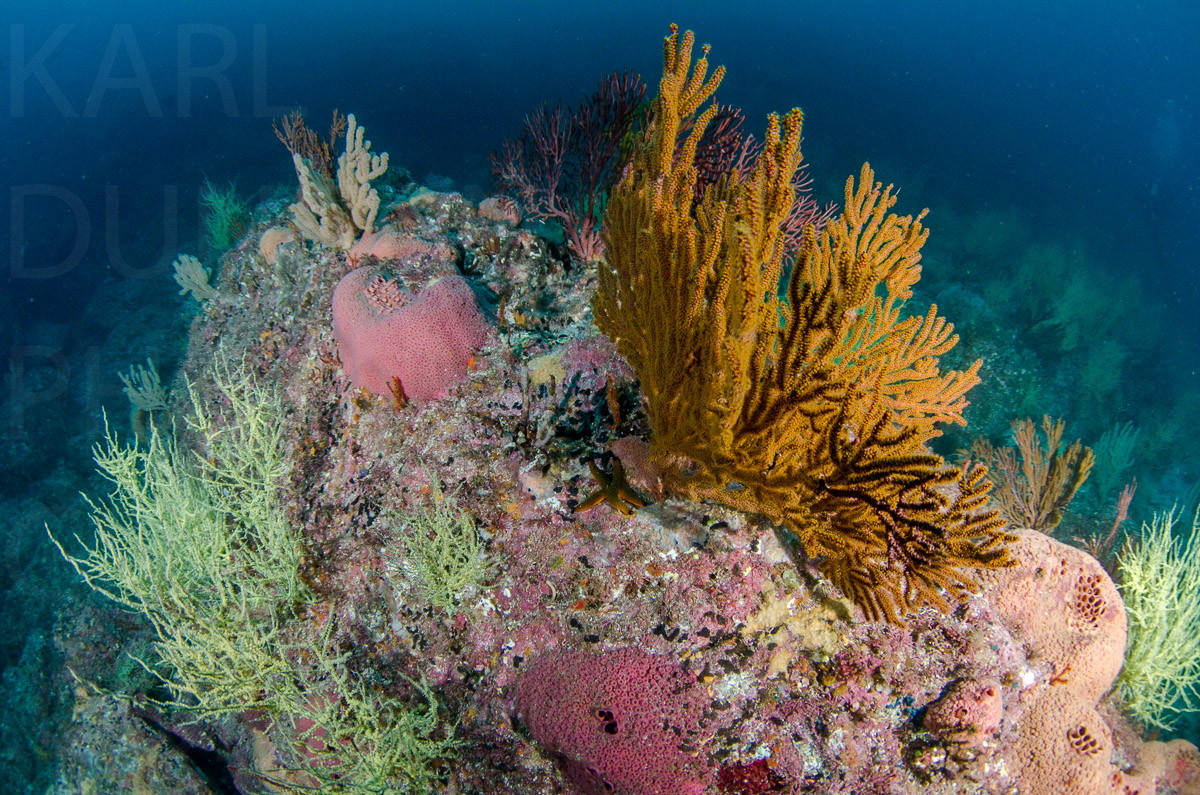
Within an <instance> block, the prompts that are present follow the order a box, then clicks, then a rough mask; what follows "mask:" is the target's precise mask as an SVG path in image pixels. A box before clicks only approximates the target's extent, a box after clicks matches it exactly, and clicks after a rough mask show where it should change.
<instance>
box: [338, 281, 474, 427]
mask: <svg viewBox="0 0 1200 795" xmlns="http://www.w3.org/2000/svg"><path fill="white" fill-rule="evenodd" d="M487 332H488V324H487V320H486V319H485V318H484V317H483V314H482V313H481V312H480V311H479V305H478V304H477V303H476V302H475V295H474V293H472V292H471V287H470V285H469V284H467V281H466V279H464V278H463V277H461V276H459V275H457V274H455V275H452V276H446V277H444V278H442V279H439V280H437V281H434V282H431V283H430V284H428V285H426V287H425V289H423V290H421V291H420V292H419V293H417V294H416V295H415V296H412V295H410V294H409V293H408V292H406V291H405V290H403V289H401V287H400V285H399V284H398V283H397V282H396V281H395V280H393V279H391V278H389V276H388V272H387V271H386V269H384V268H382V267H380V266H369V267H363V268H357V269H355V270H352V271H350V273H347V274H346V275H345V276H344V277H342V280H341V281H340V282H338V285H337V287H336V288H335V289H334V291H333V336H334V338H335V339H337V343H338V355H339V356H340V357H341V360H342V368H343V369H344V370H345V372H346V375H348V376H349V377H350V383H351V384H353V385H354V386H356V387H359V388H362V389H369V390H371V391H372V392H374V393H375V394H377V395H381V396H383V397H390V396H393V395H394V394H395V389H394V382H393V379H398V380H399V383H400V386H401V387H402V388H403V390H404V396H405V397H406V398H407V399H408V400H411V401H413V402H414V403H417V404H421V403H426V402H428V401H430V400H434V399H436V398H439V397H442V396H444V395H445V394H446V390H448V389H449V388H450V387H451V386H452V385H453V384H454V383H455V382H457V381H458V380H460V379H461V378H462V377H463V376H464V375H466V373H467V366H468V364H469V363H470V361H471V355H472V353H473V352H474V351H475V350H476V349H477V348H479V346H481V345H482V344H483V341H484V339H486V337H487Z"/></svg>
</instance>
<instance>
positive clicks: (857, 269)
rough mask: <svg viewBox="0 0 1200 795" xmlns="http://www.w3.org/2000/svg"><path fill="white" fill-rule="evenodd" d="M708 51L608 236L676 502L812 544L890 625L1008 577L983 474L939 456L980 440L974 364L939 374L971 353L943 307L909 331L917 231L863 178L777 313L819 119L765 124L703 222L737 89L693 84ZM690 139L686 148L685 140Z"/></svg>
mask: <svg viewBox="0 0 1200 795" xmlns="http://www.w3.org/2000/svg"><path fill="white" fill-rule="evenodd" d="M692 49H693V37H692V34H691V33H690V32H689V33H686V34H684V35H683V36H680V35H679V33H678V31H677V30H676V29H674V28H673V29H672V33H671V35H670V36H669V37H667V39H666V46H665V50H664V69H663V78H662V82H661V83H660V91H659V96H658V98H657V99H656V100H655V101H654V104H653V108H652V111H651V118H650V121H649V123H648V124H647V127H646V129H645V131H644V132H643V133H642V134H641V135H640V136H639V138H638V140H637V142H636V143H635V149H634V152H633V155H632V161H631V165H630V167H629V168H628V169H627V171H626V172H625V175H624V176H623V178H622V180H621V182H620V183H619V184H618V185H617V187H616V189H615V190H614V191H613V195H612V199H611V201H610V204H609V207H608V213H607V215H606V217H605V242H606V250H607V260H606V262H605V263H602V264H601V266H600V273H599V288H598V291H597V293H596V297H595V300H594V304H593V308H594V311H595V316H596V322H597V325H598V326H599V327H600V329H601V330H602V331H604V332H605V333H606V334H608V335H609V336H610V337H612V338H613V339H614V340H615V341H616V342H617V345H618V349H619V350H620V352H621V353H622V355H624V356H625V357H626V358H627V359H628V360H629V362H630V363H631V364H632V365H633V367H634V369H635V371H636V372H637V374H638V377H639V379H640V381H641V384H642V389H643V392H644V395H645V400H646V409H647V414H648V415H649V418H650V423H651V428H652V431H653V435H652V438H651V447H652V453H653V455H654V456H655V457H656V458H658V459H659V460H660V462H662V463H663V464H664V465H665V468H666V473H667V474H666V481H667V485H668V487H669V488H670V489H671V490H673V491H674V492H675V493H677V494H680V495H682V496H685V497H688V498H691V499H696V500H711V501H713V502H718V503H722V504H725V505H728V506H731V507H733V508H737V509H740V510H746V511H752V512H758V513H762V514H764V515H766V516H767V517H768V518H770V519H771V520H773V521H775V522H777V523H781V524H782V525H784V526H785V527H786V528H787V529H789V530H791V531H792V532H794V533H795V534H796V535H797V536H798V538H799V541H800V542H801V543H802V544H803V545H804V547H805V549H806V550H807V551H808V553H809V554H810V555H812V556H814V557H817V558H819V559H820V561H821V562H820V565H821V567H822V570H823V571H824V572H825V574H826V575H827V576H829V577H830V578H831V579H832V580H833V581H834V582H835V583H836V584H837V585H838V586H839V587H841V588H842V589H843V591H844V592H845V593H846V594H847V595H849V596H851V597H852V598H853V599H854V600H855V602H857V603H858V604H859V605H860V606H862V607H863V609H864V610H865V611H866V612H867V613H868V615H870V616H872V617H877V618H881V617H885V618H887V619H889V620H893V621H895V620H899V616H900V614H902V613H903V612H905V611H906V610H908V609H911V608H913V607H915V606H918V605H921V604H933V605H937V606H940V607H945V606H946V605H947V597H949V598H951V599H953V598H957V597H959V596H961V595H962V594H963V593H964V592H965V591H966V590H967V589H968V588H969V587H970V577H969V575H968V574H967V572H966V571H965V570H966V569H969V568H972V567H979V566H1000V565H1003V564H1004V562H1005V552H1004V550H1003V546H1002V545H1003V542H1004V540H1005V536H1004V534H1003V533H1002V532H1001V530H1000V521H999V519H998V518H997V517H996V515H995V514H994V513H988V512H985V511H984V510H983V504H984V500H985V499H986V495H987V490H988V484H987V481H986V480H985V479H984V477H983V471H982V470H981V469H973V470H971V471H969V472H963V471H961V470H959V469H955V468H951V467H947V466H945V464H944V462H943V461H942V459H941V458H940V457H938V456H936V455H934V454H932V453H930V452H929V451H928V450H927V448H926V447H925V443H926V442H927V441H928V440H929V439H930V438H932V437H934V436H936V435H937V434H938V431H937V429H936V427H935V425H936V423H939V422H958V423H962V422H963V419H962V411H963V409H964V407H965V406H966V400H965V397H964V396H965V393H966V392H967V390H968V389H970V388H971V387H972V386H973V385H974V384H975V383H977V381H978V376H977V370H978V367H979V363H975V364H974V365H972V366H971V367H970V368H969V369H968V370H966V371H965V372H949V373H945V374H943V373H941V372H940V371H939V369H938V357H939V356H940V355H941V354H943V353H945V352H946V351H948V350H949V349H950V348H952V347H953V346H954V345H955V343H956V342H957V340H958V338H957V337H955V336H954V335H953V333H952V331H953V330H952V326H950V324H948V323H947V322H946V321H945V320H944V319H943V318H941V317H939V316H938V315H937V310H936V307H931V308H930V310H929V311H928V312H927V313H926V314H925V315H923V316H915V317H905V316H904V313H903V308H904V302H905V300H906V299H907V298H909V297H910V296H911V294H912V286H913V284H914V283H915V282H916V281H917V279H918V278H919V277H920V265H919V262H920V249H921V245H922V244H923V243H924V241H925V237H926V232H925V230H924V228H923V227H922V225H921V219H920V218H919V217H918V218H917V219H913V218H911V217H900V216H896V215H894V214H891V213H889V210H890V209H891V207H892V206H893V205H894V204H895V202H896V197H895V195H894V194H893V192H892V188H891V187H890V186H889V187H888V188H886V189H883V188H882V186H881V185H879V184H878V183H876V182H875V181H874V173H873V172H872V171H871V169H870V167H869V166H864V167H863V169H862V174H861V175H860V178H859V180H858V182H857V184H856V183H855V180H854V179H850V180H847V183H846V200H845V209H844V212H843V214H842V215H841V216H840V217H838V218H837V219H835V220H833V221H831V222H829V223H828V224H827V225H826V227H825V228H824V229H823V231H822V232H821V233H820V234H819V235H818V234H817V233H816V230H815V228H813V227H809V228H808V229H807V230H806V232H805V234H804V239H803V241H802V243H801V246H800V250H799V252H798V254H797V256H796V264H795V266H794V267H793V268H792V269H791V272H790V274H788V276H787V279H786V295H785V296H781V295H780V290H779V287H780V284H781V281H782V280H783V279H784V257H785V250H786V248H787V247H786V233H785V229H784V224H785V221H786V219H787V217H788V215H789V213H790V211H791V209H792V204H793V202H794V199H795V195H794V194H795V191H794V187H793V176H794V174H795V171H796V169H797V168H798V167H799V164H800V126H801V120H802V116H801V113H800V111H799V110H798V109H794V110H792V111H791V112H789V113H788V114H786V115H785V116H783V117H782V118H780V117H778V116H774V115H772V116H771V117H770V118H769V120H768V125H767V132H766V136H765V140H764V143H763V147H762V150H761V152H760V154H759V155H758V157H757V158H756V160H755V162H754V165H753V167H752V168H750V169H749V170H748V171H746V173H742V172H740V171H737V170H733V171H729V172H727V173H724V174H722V175H720V176H719V178H717V180H716V181H715V182H714V183H712V184H711V185H709V186H708V187H706V188H705V190H704V191H703V193H702V198H701V199H699V200H697V198H696V196H697V191H696V187H695V186H696V184H697V180H698V171H697V166H696V152H697V147H698V145H699V143H700V141H701V139H702V138H703V136H704V135H705V131H706V129H707V127H708V125H709V124H710V122H712V120H713V119H714V117H715V116H716V114H717V106H716V105H713V104H709V105H708V106H707V108H705V109H703V110H701V108H702V106H704V105H705V103H706V102H707V101H708V99H709V98H710V97H711V96H712V94H713V92H714V91H715V90H716V88H717V85H718V84H719V83H720V81H721V78H722V76H723V69H721V68H720V67H718V68H717V69H715V70H714V72H713V74H712V75H711V76H710V77H706V73H707V69H708V62H707V48H706V49H705V52H704V54H703V55H702V56H701V57H700V59H699V60H698V61H697V62H696V64H695V67H694V68H693V67H692ZM683 130H686V131H687V133H686V136H684V137H683V138H682V140H680V137H681V134H682V133H681V131H683Z"/></svg>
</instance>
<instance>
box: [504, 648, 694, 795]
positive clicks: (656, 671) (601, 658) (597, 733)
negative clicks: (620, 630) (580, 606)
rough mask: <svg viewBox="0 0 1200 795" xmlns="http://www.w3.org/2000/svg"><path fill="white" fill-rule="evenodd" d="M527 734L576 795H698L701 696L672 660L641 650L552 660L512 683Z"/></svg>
mask: <svg viewBox="0 0 1200 795" xmlns="http://www.w3.org/2000/svg"><path fill="white" fill-rule="evenodd" d="M516 695H517V698H516V707H517V713H518V714H519V715H520V717H521V720H522V721H523V722H524V723H525V725H526V726H528V727H529V733H530V734H532V735H533V738H534V739H535V740H537V741H538V743H540V744H541V745H542V747H543V748H545V749H546V751H547V752H548V753H549V754H550V755H551V756H552V757H553V758H554V759H556V760H557V761H558V763H559V766H560V768H561V769H562V772H563V775H564V776H566V778H567V780H568V781H570V782H571V784H572V785H573V787H574V789H575V795H701V793H703V792H704V788H705V785H706V784H707V783H708V781H709V780H710V779H711V777H712V771H711V770H709V769H708V766H707V765H706V764H705V762H704V761H703V759H702V758H701V756H700V755H699V753H698V749H699V747H700V746H701V745H703V744H704V739H703V730H702V729H701V726H700V718H701V714H702V712H703V711H704V708H705V706H706V702H705V697H704V692H703V691H702V690H700V688H698V687H696V686H695V680H694V678H693V677H692V676H690V675H689V674H687V673H685V672H684V671H683V669H682V668H680V667H679V666H678V665H676V664H675V663H673V662H672V661H670V660H668V659H666V658H663V657H658V656H656V655H653V654H647V653H646V652H644V651H641V650H640V649H635V648H624V649H614V650H611V651H607V652H602V653H586V652H570V651H568V652H557V653H555V652H550V653H547V654H544V655H542V656H541V657H539V658H538V659H537V660H536V661H535V662H534V664H533V665H532V666H530V668H529V669H528V670H527V671H526V672H525V673H524V674H523V675H522V676H521V679H520V681H519V682H518V683H517V693H516Z"/></svg>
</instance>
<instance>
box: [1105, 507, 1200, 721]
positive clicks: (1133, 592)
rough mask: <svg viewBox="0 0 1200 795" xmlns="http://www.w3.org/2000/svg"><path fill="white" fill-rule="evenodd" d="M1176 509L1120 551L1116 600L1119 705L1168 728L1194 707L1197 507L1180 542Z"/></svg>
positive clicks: (1197, 697) (1199, 628) (1199, 681)
mask: <svg viewBox="0 0 1200 795" xmlns="http://www.w3.org/2000/svg"><path fill="white" fill-rule="evenodd" d="M1175 524H1176V518H1175V512H1174V511H1170V512H1167V513H1160V514H1157V515H1156V516H1155V517H1154V520H1153V521H1152V522H1151V523H1150V524H1148V525H1143V527H1142V538H1141V539H1140V540H1139V541H1138V542H1136V543H1135V542H1133V541H1129V542H1127V543H1126V545H1125V549H1124V550H1122V552H1121V557H1120V573H1121V584H1120V585H1119V586H1118V587H1119V588H1120V590H1121V598H1122V599H1124V600H1125V612H1126V613H1127V614H1128V616H1129V647H1128V648H1127V649H1126V651H1125V667H1124V668H1123V669H1122V671H1121V675H1120V676H1119V677H1118V678H1117V683H1118V684H1119V685H1120V687H1121V691H1122V692H1123V693H1124V694H1125V709H1126V710H1128V711H1129V713H1130V714H1131V715H1133V716H1134V717H1135V718H1137V719H1138V720H1140V721H1142V722H1143V723H1145V724H1147V725H1149V726H1157V727H1159V728H1162V729H1169V728H1170V727H1171V725H1172V724H1173V723H1174V722H1175V720H1176V719H1177V718H1178V717H1179V715H1180V714H1181V713H1183V712H1187V711H1193V710H1196V709H1197V708H1198V707H1200V599H1197V598H1196V595H1197V593H1200V512H1198V513H1197V514H1196V516H1195V517H1194V518H1193V520H1192V527H1191V533H1190V534H1189V535H1188V537H1187V540H1186V541H1185V540H1184V539H1182V538H1178V537H1176V535H1175V533H1174V529H1175Z"/></svg>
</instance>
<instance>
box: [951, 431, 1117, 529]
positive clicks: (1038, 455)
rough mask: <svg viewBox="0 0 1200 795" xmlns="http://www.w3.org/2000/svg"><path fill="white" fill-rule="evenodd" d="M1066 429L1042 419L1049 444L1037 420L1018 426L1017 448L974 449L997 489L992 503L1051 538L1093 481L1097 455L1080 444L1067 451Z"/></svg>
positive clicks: (979, 442)
mask: <svg viewBox="0 0 1200 795" xmlns="http://www.w3.org/2000/svg"><path fill="white" fill-rule="evenodd" d="M1064 427H1065V426H1064V425H1063V421H1062V420H1051V419H1050V417H1049V416H1045V417H1042V433H1043V434H1044V436H1045V441H1044V442H1043V441H1042V440H1041V439H1039V438H1038V432H1037V429H1036V428H1035V427H1034V425H1033V420H1031V419H1024V420H1018V421H1016V422H1014V423H1013V424H1012V430H1013V442H1014V443H1015V444H1016V447H1015V448H1013V447H1001V448H996V447H994V446H993V445H992V443H991V442H989V441H987V440H986V439H976V440H975V443H974V444H972V445H971V452H972V453H973V454H974V455H975V456H976V457H977V458H979V459H980V460H982V461H983V463H985V464H987V466H988V467H989V473H988V479H989V480H991V481H992V483H993V484H994V485H995V487H996V488H995V490H994V491H993V492H992V498H993V499H994V500H995V501H996V503H997V505H998V506H999V508H1000V513H1001V515H1002V516H1003V517H1004V518H1005V519H1006V520H1007V521H1008V522H1009V523H1010V524H1012V525H1016V526H1019V527H1029V528H1032V529H1034V530H1040V531H1042V532H1043V533H1049V532H1050V531H1051V530H1053V529H1054V528H1055V527H1058V523H1059V522H1061V521H1062V515H1063V512H1064V511H1065V510H1066V509H1067V506H1068V505H1070V504H1071V499H1072V498H1073V497H1074V496H1075V492H1077V491H1079V487H1080V486H1082V485H1083V484H1084V482H1085V481H1086V480H1087V477H1088V473H1089V472H1091V470H1092V462H1093V461H1094V460H1095V459H1094V456H1093V455H1092V450H1091V448H1089V447H1084V446H1083V443H1082V442H1080V441H1079V440H1078V439H1076V440H1075V442H1074V443H1073V444H1071V446H1070V447H1068V448H1067V449H1066V450H1063V449H1062V435H1063V430H1064Z"/></svg>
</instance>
